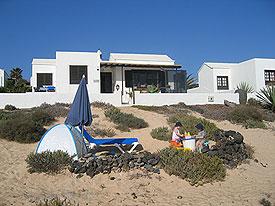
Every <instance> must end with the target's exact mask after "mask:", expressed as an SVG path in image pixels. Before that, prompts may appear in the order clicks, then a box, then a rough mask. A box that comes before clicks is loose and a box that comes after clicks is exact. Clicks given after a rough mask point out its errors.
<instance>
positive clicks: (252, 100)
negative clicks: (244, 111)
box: [247, 98, 262, 108]
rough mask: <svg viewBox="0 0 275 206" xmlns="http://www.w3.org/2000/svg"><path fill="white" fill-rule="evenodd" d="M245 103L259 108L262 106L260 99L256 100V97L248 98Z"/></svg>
mask: <svg viewBox="0 0 275 206" xmlns="http://www.w3.org/2000/svg"><path fill="white" fill-rule="evenodd" d="M247 104H248V105H249V106H253V107H259V108H261V107H262V104H261V102H260V100H257V99H255V98H249V99H248V100H247Z"/></svg>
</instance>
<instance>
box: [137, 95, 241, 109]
mask: <svg viewBox="0 0 275 206" xmlns="http://www.w3.org/2000/svg"><path fill="white" fill-rule="evenodd" d="M210 99H211V100H213V102H212V101H209V100H210ZM224 100H228V101H231V102H235V103H239V95H238V94H231V93H170V94H169V93H153V94H148V93H139V94H136V95H135V103H136V104H137V105H154V106H161V105H170V104H177V103H179V102H184V103H185V104H187V105H200V104H223V103H224Z"/></svg>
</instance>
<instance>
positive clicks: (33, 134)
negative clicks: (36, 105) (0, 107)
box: [0, 110, 54, 143]
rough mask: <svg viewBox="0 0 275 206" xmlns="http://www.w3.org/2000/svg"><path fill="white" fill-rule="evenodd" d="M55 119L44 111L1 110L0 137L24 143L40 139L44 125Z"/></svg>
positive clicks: (43, 131)
mask: <svg viewBox="0 0 275 206" xmlns="http://www.w3.org/2000/svg"><path fill="white" fill-rule="evenodd" d="M53 120H54V119H53V117H52V116H50V115H49V114H48V113H46V112H43V111H28V110H15V111H11V112H3V111H2V112H0V138H3V139H7V140H10V141H17V142H22V143H32V142H36V141H39V140H40V138H41V137H42V135H43V134H44V133H45V131H46V130H45V129H44V127H43V126H44V125H46V124H49V123H50V122H52V121H53Z"/></svg>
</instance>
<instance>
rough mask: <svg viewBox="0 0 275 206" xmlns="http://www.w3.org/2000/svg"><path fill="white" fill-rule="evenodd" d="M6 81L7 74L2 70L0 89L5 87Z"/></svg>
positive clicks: (0, 73)
mask: <svg viewBox="0 0 275 206" xmlns="http://www.w3.org/2000/svg"><path fill="white" fill-rule="evenodd" d="M6 79H8V74H7V72H5V70H4V69H0V87H4V86H5V80H6Z"/></svg>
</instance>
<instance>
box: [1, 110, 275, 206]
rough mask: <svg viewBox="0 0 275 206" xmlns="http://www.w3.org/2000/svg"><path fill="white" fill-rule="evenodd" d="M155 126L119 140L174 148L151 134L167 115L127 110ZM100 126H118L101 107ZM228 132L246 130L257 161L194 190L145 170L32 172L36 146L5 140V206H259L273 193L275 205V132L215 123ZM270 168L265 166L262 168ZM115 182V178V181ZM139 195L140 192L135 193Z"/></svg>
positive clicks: (164, 123)
mask: <svg viewBox="0 0 275 206" xmlns="http://www.w3.org/2000/svg"><path fill="white" fill-rule="evenodd" d="M122 110H123V111H125V112H131V113H134V114H135V115H136V116H140V117H142V118H144V119H145V120H146V121H147V122H148V123H149V128H145V129H140V130H134V131H132V132H130V133H127V132H126V133H121V132H119V131H117V136H136V137H139V138H140V141H141V143H142V144H143V146H144V148H145V149H146V150H149V151H157V150H159V149H161V148H163V147H166V146H167V145H168V144H167V143H166V142H162V141H158V140H154V139H152V138H151V136H150V131H151V129H152V128H155V127H159V126H167V123H166V117H165V116H164V115H160V114H156V113H152V112H147V111H140V110H138V109H136V108H131V107H125V108H122ZM93 112H94V113H96V114H98V115H99V118H96V119H95V122H94V123H95V124H99V125H104V124H105V125H106V127H107V126H108V127H109V126H110V125H111V126H112V124H110V123H109V122H108V120H107V119H106V118H105V117H104V114H103V112H102V111H101V110H100V109H93ZM215 123H216V124H217V125H218V127H220V128H222V129H233V130H237V131H239V132H241V133H242V134H243V135H244V137H245V142H246V143H248V144H250V145H252V146H253V147H254V148H255V158H257V159H258V160H259V163H256V162H254V161H251V162H250V164H243V165H241V166H239V167H238V168H237V169H234V170H229V171H228V172H227V177H226V179H225V181H224V182H218V183H214V184H206V185H204V186H201V187H192V186H190V185H189V183H187V182H186V181H184V180H181V179H179V178H177V177H175V176H169V175H167V174H166V173H165V172H164V171H161V174H160V175H156V174H151V175H150V174H149V175H144V173H143V172H141V171H139V170H135V171H131V172H129V173H111V174H109V175H102V174H101V175H97V176H95V177H94V178H93V179H91V178H89V177H87V176H84V177H82V178H80V179H78V178H76V177H75V175H73V174H71V173H70V172H68V171H64V172H63V173H62V174H58V175H55V176H50V175H45V174H29V173H28V172H27V169H26V163H25V158H26V157H27V155H28V154H29V153H30V152H32V151H34V149H35V147H36V144H19V143H15V142H8V141H5V140H0V161H1V164H0V205H35V203H36V202H38V201H40V200H42V199H44V198H50V197H55V196H56V195H57V196H59V197H66V198H68V199H70V200H71V201H76V202H78V203H79V204H80V205H243V206H244V205H259V203H258V201H259V200H260V199H261V198H262V197H266V196H267V195H270V198H269V200H270V201H271V202H273V203H275V178H274V176H275V132H274V131H271V130H262V129H244V128H242V127H240V126H236V125H232V124H231V123H229V122H227V121H223V122H215ZM260 162H261V163H263V164H264V165H265V164H266V165H267V166H266V167H263V166H262V165H261V164H260ZM111 176H112V177H115V180H110V177H111ZM133 193H134V194H133Z"/></svg>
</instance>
